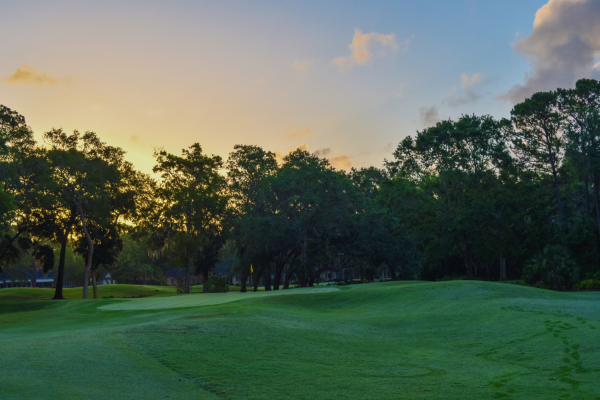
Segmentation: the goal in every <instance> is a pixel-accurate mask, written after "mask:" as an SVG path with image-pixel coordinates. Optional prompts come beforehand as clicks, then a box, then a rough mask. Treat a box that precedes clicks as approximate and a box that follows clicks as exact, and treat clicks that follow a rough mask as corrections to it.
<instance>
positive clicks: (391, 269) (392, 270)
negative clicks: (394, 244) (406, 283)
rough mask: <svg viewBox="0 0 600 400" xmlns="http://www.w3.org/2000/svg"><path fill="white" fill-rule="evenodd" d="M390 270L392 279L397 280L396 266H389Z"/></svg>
mask: <svg viewBox="0 0 600 400" xmlns="http://www.w3.org/2000/svg"><path fill="white" fill-rule="evenodd" d="M388 271H389V272H390V279H391V280H393V281H395V280H396V271H395V270H394V267H392V266H391V265H390V266H389V267H388Z"/></svg>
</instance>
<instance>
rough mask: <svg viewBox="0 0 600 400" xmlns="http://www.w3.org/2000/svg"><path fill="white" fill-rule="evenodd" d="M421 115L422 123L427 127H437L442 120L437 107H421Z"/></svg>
mask: <svg viewBox="0 0 600 400" xmlns="http://www.w3.org/2000/svg"><path fill="white" fill-rule="evenodd" d="M419 115H420V117H421V123H422V124H423V125H425V126H432V125H435V124H437V123H438V122H440V121H441V120H442V117H441V116H440V113H439V112H438V110H437V107H436V106H431V107H421V108H420V109H419Z"/></svg>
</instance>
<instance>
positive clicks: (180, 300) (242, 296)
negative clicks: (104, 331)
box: [98, 287, 339, 311]
mask: <svg viewBox="0 0 600 400" xmlns="http://www.w3.org/2000/svg"><path fill="white" fill-rule="evenodd" d="M336 290H339V289H338V288H335V287H321V288H317V287H313V288H298V289H294V290H276V291H269V292H247V293H240V292H230V293H202V294H190V295H187V296H169V297H157V298H146V299H135V300H124V301H123V302H120V303H115V304H107V305H104V306H100V307H98V308H99V309H100V310H121V311H124V310H164V309H167V308H185V307H202V306H214V305H217V304H225V303H231V302H232V301H239V300H247V299H258V298H261V297H271V296H279V295H290V294H311V293H327V292H334V291H336Z"/></svg>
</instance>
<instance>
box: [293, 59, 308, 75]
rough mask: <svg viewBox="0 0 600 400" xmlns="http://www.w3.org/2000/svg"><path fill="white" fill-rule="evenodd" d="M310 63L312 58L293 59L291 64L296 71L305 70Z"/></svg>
mask: <svg viewBox="0 0 600 400" xmlns="http://www.w3.org/2000/svg"><path fill="white" fill-rule="evenodd" d="M311 65H312V60H308V59H304V60H302V61H298V60H295V61H294V64H293V65H292V66H293V67H294V69H295V70H296V71H300V72H306V71H308V68H310V66H311Z"/></svg>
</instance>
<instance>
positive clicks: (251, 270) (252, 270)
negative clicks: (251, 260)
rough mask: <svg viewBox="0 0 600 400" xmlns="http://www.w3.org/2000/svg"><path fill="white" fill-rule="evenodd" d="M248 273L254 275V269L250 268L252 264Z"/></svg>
mask: <svg viewBox="0 0 600 400" xmlns="http://www.w3.org/2000/svg"><path fill="white" fill-rule="evenodd" d="M250 273H251V274H253V273H254V268H252V264H250Z"/></svg>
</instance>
